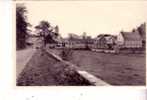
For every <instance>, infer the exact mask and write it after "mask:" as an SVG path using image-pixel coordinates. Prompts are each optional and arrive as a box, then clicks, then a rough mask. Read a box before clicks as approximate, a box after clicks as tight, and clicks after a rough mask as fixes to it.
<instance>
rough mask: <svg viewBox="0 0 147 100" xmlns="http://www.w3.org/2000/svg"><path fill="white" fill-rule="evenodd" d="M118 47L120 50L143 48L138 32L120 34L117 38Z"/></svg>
mask: <svg viewBox="0 0 147 100" xmlns="http://www.w3.org/2000/svg"><path fill="white" fill-rule="evenodd" d="M117 45H118V46H119V47H120V48H141V47H142V38H141V36H140V34H139V32H138V30H133V31H132V32H120V34H119V35H118V37H117Z"/></svg>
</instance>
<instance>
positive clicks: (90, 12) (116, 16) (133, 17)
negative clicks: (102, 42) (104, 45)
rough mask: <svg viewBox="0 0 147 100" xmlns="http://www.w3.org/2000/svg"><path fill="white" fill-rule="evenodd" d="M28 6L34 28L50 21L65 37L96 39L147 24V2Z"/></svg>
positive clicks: (30, 4) (66, 2)
mask: <svg viewBox="0 0 147 100" xmlns="http://www.w3.org/2000/svg"><path fill="white" fill-rule="evenodd" d="M25 5H26V7H27V10H28V14H27V16H28V21H29V22H30V23H31V24H32V25H33V26H35V25H37V24H38V23H39V22H40V21H41V20H47V21H49V22H50V23H51V25H53V26H55V25H58V26H59V32H60V34H61V36H63V37H67V36H68V33H75V34H79V35H82V34H83V32H86V33H87V35H90V36H92V37H96V36H97V35H98V34H101V33H105V34H114V35H117V34H119V32H120V31H121V30H123V31H131V30H132V29H133V28H136V27H137V26H139V25H140V24H142V23H144V22H147V13H145V12H146V11H145V10H146V9H147V2H146V1H140V2H139V1H91V2H90V1H38V2H25Z"/></svg>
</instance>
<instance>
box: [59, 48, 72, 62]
mask: <svg viewBox="0 0 147 100" xmlns="http://www.w3.org/2000/svg"><path fill="white" fill-rule="evenodd" d="M72 55H73V51H72V50H71V49H70V48H63V50H62V51H61V54H60V56H61V58H62V59H63V60H67V61H69V60H71V59H72Z"/></svg>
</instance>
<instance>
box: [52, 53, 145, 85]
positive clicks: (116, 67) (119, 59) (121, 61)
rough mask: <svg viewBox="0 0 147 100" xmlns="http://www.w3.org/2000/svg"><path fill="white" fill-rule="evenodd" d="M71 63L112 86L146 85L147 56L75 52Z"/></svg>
mask: <svg viewBox="0 0 147 100" xmlns="http://www.w3.org/2000/svg"><path fill="white" fill-rule="evenodd" d="M52 51H53V52H54V53H56V54H59V52H61V50H52ZM70 62H72V63H73V64H75V65H77V66H79V69H80V70H86V71H88V72H89V73H91V74H93V75H95V76H96V77H98V78H100V79H102V80H104V81H106V82H108V83H109V84H112V85H145V81H146V80H145V79H146V77H145V76H146V72H145V70H146V68H145V54H117V55H116V54H106V53H97V52H92V51H85V50H74V51H73V54H72V59H71V60H70Z"/></svg>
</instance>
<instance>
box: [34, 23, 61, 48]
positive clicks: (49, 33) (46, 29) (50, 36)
mask: <svg viewBox="0 0 147 100" xmlns="http://www.w3.org/2000/svg"><path fill="white" fill-rule="evenodd" d="M35 28H36V29H37V30H38V34H39V36H40V37H42V38H43V44H44V46H46V44H47V43H55V42H56V41H55V39H54V37H57V36H58V35H59V34H58V33H56V32H53V29H54V28H53V27H52V26H51V25H50V23H49V22H48V21H44V20H43V21H41V22H40V23H39V25H37V26H35Z"/></svg>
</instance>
